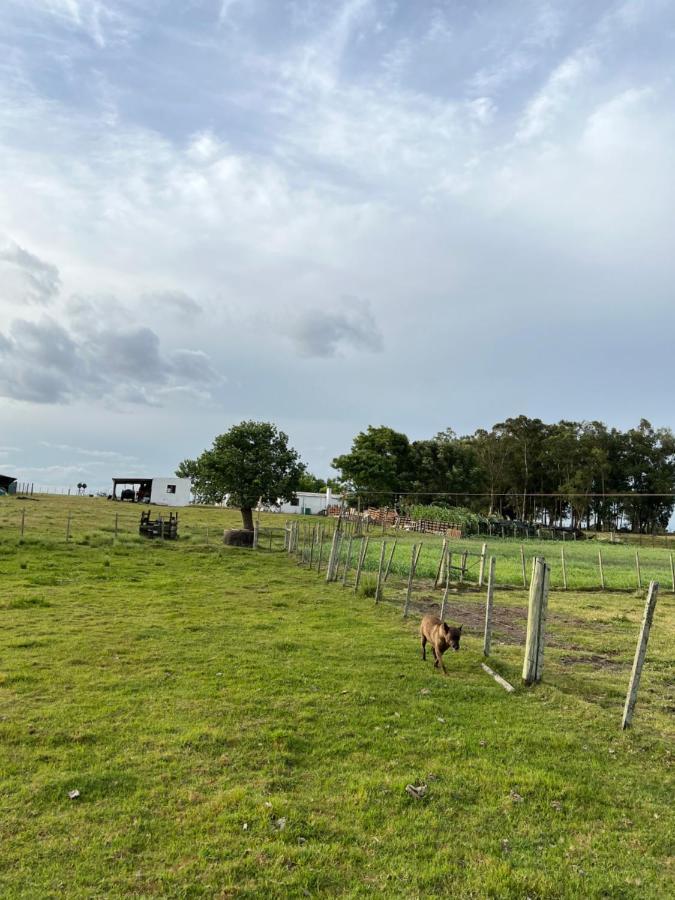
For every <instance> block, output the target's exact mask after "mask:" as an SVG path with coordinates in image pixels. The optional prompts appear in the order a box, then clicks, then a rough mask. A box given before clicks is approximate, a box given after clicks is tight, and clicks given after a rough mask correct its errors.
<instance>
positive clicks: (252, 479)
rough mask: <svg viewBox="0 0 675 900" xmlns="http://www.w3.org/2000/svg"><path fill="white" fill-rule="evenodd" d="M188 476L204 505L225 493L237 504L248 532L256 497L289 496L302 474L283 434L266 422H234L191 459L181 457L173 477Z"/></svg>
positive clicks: (266, 499)
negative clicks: (236, 423)
mask: <svg viewBox="0 0 675 900" xmlns="http://www.w3.org/2000/svg"><path fill="white" fill-rule="evenodd" d="M183 473H185V477H190V478H192V480H193V489H194V491H195V494H196V495H197V496H198V497H199V498H200V499H201V500H202V501H203V502H206V503H220V502H222V500H223V498H224V497H225V495H226V494H229V499H230V503H232V504H233V505H234V506H238V507H239V508H240V510H241V517H242V521H243V525H244V528H245V529H246V530H247V531H252V530H253V509H254V508H255V507H256V506H257V504H258V502H259V501H262V503H267V504H274V503H276V502H277V501H278V500H292V499H293V497H294V496H295V492H296V491H297V490H298V489H299V485H300V479H301V477H302V475H303V474H304V473H305V466H304V463H302V462H301V461H300V457H299V455H298V453H297V452H296V451H295V450H294V449H293V448H292V447H289V446H288V435H286V434H284V432H283V431H279V430H278V429H277V427H276V425H273V424H272V423H271V422H250V421H248V422H240V423H239V425H234V426H233V427H232V428H230V430H229V431H227V432H225V434H220V435H218V437H216V438H215V440H214V441H213V445H212V447H211V448H210V449H209V450H205V451H204V452H203V453H202V454H201V456H199V457H198V458H197V459H195V460H190V459H187V460H183V462H182V463H181V464H180V465H179V467H178V469H177V470H176V474H177V475H182V474H183Z"/></svg>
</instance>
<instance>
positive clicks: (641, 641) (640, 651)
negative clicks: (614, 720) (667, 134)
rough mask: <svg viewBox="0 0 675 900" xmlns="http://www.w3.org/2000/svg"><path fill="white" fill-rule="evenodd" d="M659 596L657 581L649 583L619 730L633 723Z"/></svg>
mask: <svg viewBox="0 0 675 900" xmlns="http://www.w3.org/2000/svg"><path fill="white" fill-rule="evenodd" d="M658 594H659V583H658V581H651V582H650V583H649V590H648V591H647V602H646V603H645V611H644V615H643V617H642V625H641V627H640V637H639V638H638V643H637V648H636V650H635V659H634V660H633V670H632V671H631V673H630V682H629V684H628V694H627V695H626V705H625V706H624V710H623V719H622V720H621V728H623V729H625V728H628V727H629V725H630V724H631V722H632V721H633V711H634V710H635V703H636V701H637V694H638V688H639V687H640V676H641V675H642V665H643V663H644V661H645V654H646V653H647V642H648V641H649V631H650V629H651V627H652V621H653V620H654V609H655V608H656V598H657V597H658Z"/></svg>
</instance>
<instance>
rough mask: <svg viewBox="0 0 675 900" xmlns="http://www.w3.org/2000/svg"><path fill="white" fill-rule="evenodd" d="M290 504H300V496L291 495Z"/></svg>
mask: <svg viewBox="0 0 675 900" xmlns="http://www.w3.org/2000/svg"><path fill="white" fill-rule="evenodd" d="M291 506H300V498H299V497H293V498H292V499H291Z"/></svg>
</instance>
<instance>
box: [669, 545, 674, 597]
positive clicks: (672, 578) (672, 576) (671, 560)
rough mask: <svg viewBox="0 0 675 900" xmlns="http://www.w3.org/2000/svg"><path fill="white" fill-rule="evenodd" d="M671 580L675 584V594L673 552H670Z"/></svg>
mask: <svg viewBox="0 0 675 900" xmlns="http://www.w3.org/2000/svg"><path fill="white" fill-rule="evenodd" d="M670 580H671V582H672V584H673V593H674V594H675V565H673V554H672V553H671V554H670Z"/></svg>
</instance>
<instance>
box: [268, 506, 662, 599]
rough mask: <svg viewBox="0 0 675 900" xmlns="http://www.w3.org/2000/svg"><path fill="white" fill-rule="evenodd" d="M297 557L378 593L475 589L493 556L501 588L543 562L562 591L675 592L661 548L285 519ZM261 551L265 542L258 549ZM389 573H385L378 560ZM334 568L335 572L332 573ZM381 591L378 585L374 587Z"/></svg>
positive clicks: (286, 541) (524, 582)
mask: <svg viewBox="0 0 675 900" xmlns="http://www.w3.org/2000/svg"><path fill="white" fill-rule="evenodd" d="M282 536H283V547H284V548H285V549H286V551H287V552H289V553H290V554H292V555H294V556H296V557H297V559H298V561H299V562H300V564H302V565H306V566H308V567H309V568H314V569H316V571H317V573H322V572H323V573H324V574H325V577H326V580H327V581H335V580H342V581H343V583H344V584H345V585H347V584H356V586H357V587H359V586H360V585H361V583H363V584H364V585H369V584H370V580H372V579H373V578H375V577H376V576H377V577H379V590H380V591H382V590H383V589H384V585H386V584H387V583H390V579H391V578H392V576H398V577H399V579H403V580H404V581H406V589H407V579H409V578H410V577H411V573H412V583H413V585H414V586H415V587H419V589H421V590H428V589H429V586H430V585H431V590H434V589H437V588H438V586H439V584H443V583H444V581H445V579H446V576H447V581H448V583H449V584H450V585H451V587H452V588H453V589H456V588H460V589H461V590H470V589H472V588H482V587H483V585H484V584H485V579H486V571H487V561H488V559H489V557H491V556H493V557H494V558H495V584H496V585H498V586H499V587H500V588H522V589H529V587H530V583H531V577H532V576H531V569H532V562H533V560H534V559H535V558H537V557H544V555H545V558H546V561H547V564H548V565H549V567H550V584H551V587H552V588H554V589H557V590H575V591H598V590H603V591H641V590H644V589H645V588H646V586H647V585H648V584H649V582H650V581H651V580H655V581H658V582H660V584H661V585H662V586H663V589H664V590H667V589H670V590H671V591H672V592H673V593H675V563H674V558H673V553H672V552H671V551H664V550H660V549H658V550H650V551H647V552H645V551H641V550H639V549H635V548H634V547H629V546H624V545H611V544H607V545H603V547H601V548H599V547H598V546H597V545H594V544H592V543H589V544H588V545H586V544H584V543H583V542H577V543H573V544H572V545H566V544H562V543H560V544H558V545H555V547H554V546H552V545H551V544H550V543H547V544H546V545H544V548H543V549H542V547H540V546H537V545H531V546H529V547H528V546H527V545H525V544H520V545H517V546H511V547H509V548H508V551H507V552H505V550H504V546H503V545H502V544H501V542H500V543H497V544H490V543H489V542H487V541H485V542H483V543H482V544H481V543H480V542H473V543H471V542H466V541H461V540H452V539H449V538H443V539H442V540H439V539H437V538H433V537H429V536H424V537H423V536H421V535H419V536H415V537H413V538H411V537H410V536H408V535H405V536H401V535H396V534H395V533H391V532H389V533H387V532H381V533H380V534H372V533H368V532H367V531H361V530H359V529H358V528H355V527H354V526H353V522H345V523H342V524H341V523H340V522H339V520H338V523H337V525H336V526H335V527H333V528H332V529H330V528H328V527H326V526H324V525H322V524H311V523H304V522H287V523H286V525H285V527H284V529H281V528H279V529H277V538H276V544H275V546H276V548H277V549H282ZM260 546H262V547H264V542H263V543H262V544H261V545H260ZM382 554H383V555H384V556H383V559H384V571H383V574H382V573H381V572H380V557H381V555H382ZM329 569H330V572H329V571H328V570H329ZM376 587H377V586H376Z"/></svg>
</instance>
